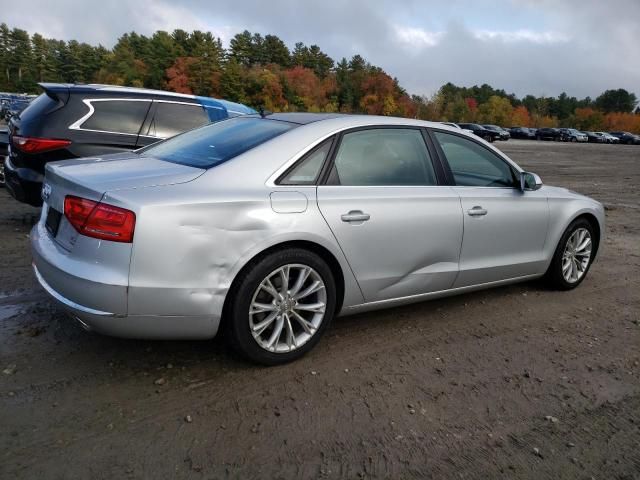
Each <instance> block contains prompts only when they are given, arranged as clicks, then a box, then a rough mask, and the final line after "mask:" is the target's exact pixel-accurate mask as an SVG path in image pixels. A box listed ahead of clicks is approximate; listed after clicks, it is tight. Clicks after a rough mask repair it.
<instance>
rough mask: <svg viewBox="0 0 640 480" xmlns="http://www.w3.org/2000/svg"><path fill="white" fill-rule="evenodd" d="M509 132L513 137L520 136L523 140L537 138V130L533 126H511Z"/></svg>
mask: <svg viewBox="0 0 640 480" xmlns="http://www.w3.org/2000/svg"><path fill="white" fill-rule="evenodd" d="M509 133H510V134H511V138H519V139H522V140H535V139H536V132H535V129H533V128H527V127H511V128H510V129H509Z"/></svg>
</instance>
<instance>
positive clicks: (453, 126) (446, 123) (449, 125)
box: [440, 122, 473, 134]
mask: <svg viewBox="0 0 640 480" xmlns="http://www.w3.org/2000/svg"><path fill="white" fill-rule="evenodd" d="M440 123H441V124H442V125H446V126H448V127H452V128H457V129H458V130H462V131H463V132H467V133H470V134H471V133H473V130H469V129H466V128H462V127H461V126H460V125H458V124H457V123H453V122H440Z"/></svg>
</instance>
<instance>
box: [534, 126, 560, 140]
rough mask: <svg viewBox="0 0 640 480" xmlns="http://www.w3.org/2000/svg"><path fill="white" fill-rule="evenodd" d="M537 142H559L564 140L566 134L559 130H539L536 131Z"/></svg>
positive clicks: (545, 128)
mask: <svg viewBox="0 0 640 480" xmlns="http://www.w3.org/2000/svg"><path fill="white" fill-rule="evenodd" d="M536 139H537V140H553V141H554V142H559V141H563V140H564V134H563V133H562V132H561V131H560V129H558V128H548V127H544V128H539V129H538V130H537V131H536Z"/></svg>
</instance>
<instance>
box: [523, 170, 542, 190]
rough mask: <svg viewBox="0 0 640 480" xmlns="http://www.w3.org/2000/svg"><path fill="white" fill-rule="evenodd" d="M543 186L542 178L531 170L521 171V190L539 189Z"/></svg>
mask: <svg viewBox="0 0 640 480" xmlns="http://www.w3.org/2000/svg"><path fill="white" fill-rule="evenodd" d="M540 187H542V179H541V178H540V177H539V176H538V175H536V174H535V173H531V172H520V190H521V191H522V192H525V191H527V190H538V189H539V188H540Z"/></svg>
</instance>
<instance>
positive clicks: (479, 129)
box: [458, 123, 500, 142]
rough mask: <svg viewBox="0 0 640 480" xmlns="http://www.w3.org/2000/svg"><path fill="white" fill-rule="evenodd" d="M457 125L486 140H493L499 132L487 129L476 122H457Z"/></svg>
mask: <svg viewBox="0 0 640 480" xmlns="http://www.w3.org/2000/svg"><path fill="white" fill-rule="evenodd" d="M458 125H460V128H464V129H466V130H471V131H472V132H473V133H474V134H475V135H477V136H478V137H480V138H484V139H485V140H486V141H487V142H495V141H496V140H498V139H499V137H500V134H499V133H498V132H494V131H493V130H487V129H486V128H484V127H483V126H481V125H478V124H477V123H459V124H458Z"/></svg>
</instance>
